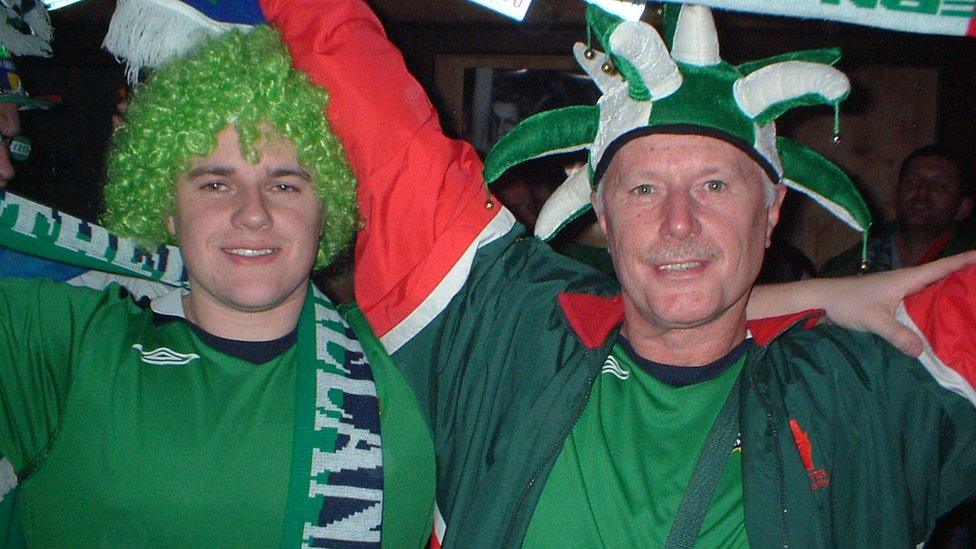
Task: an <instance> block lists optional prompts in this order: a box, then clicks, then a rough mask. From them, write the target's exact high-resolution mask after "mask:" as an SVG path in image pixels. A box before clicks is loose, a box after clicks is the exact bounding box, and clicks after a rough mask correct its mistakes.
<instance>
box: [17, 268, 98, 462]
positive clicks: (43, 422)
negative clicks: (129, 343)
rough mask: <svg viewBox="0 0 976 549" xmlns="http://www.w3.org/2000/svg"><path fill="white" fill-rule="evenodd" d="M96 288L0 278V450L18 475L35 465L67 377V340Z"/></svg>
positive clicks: (79, 327) (78, 329)
mask: <svg viewBox="0 0 976 549" xmlns="http://www.w3.org/2000/svg"><path fill="white" fill-rule="evenodd" d="M101 299H104V296H102V295H100V294H99V293H98V292H93V291H90V290H84V289H79V288H72V287H70V286H67V285H65V284H60V283H57V282H53V281H49V280H12V279H11V280H0V454H2V455H3V456H5V457H6V458H7V459H9V460H10V463H11V464H12V466H13V470H14V471H15V472H16V473H17V476H18V477H19V478H20V481H21V482H23V480H24V479H25V478H26V477H29V476H30V474H31V471H32V470H34V469H36V467H37V466H39V464H40V461H42V460H43V454H44V452H45V451H46V449H47V448H48V447H49V445H50V443H51V441H52V440H53V438H54V435H55V433H56V431H57V428H58V423H59V420H60V417H61V412H62V409H63V407H64V405H65V402H66V401H67V398H68V391H69V389H70V387H71V381H72V378H73V374H74V372H73V361H72V354H73V352H74V348H73V347H74V344H73V342H74V341H75V340H77V339H78V338H77V336H78V335H80V334H82V333H84V330H85V327H86V324H87V323H88V321H89V320H90V316H91V314H92V313H91V311H92V310H93V305H95V304H96V303H97V302H98V301H100V300H101Z"/></svg>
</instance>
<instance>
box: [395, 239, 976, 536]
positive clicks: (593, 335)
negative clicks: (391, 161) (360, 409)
mask: <svg viewBox="0 0 976 549" xmlns="http://www.w3.org/2000/svg"><path fill="white" fill-rule="evenodd" d="M616 291H617V290H616V287H615V286H614V285H613V283H612V282H610V281H608V280H606V279H604V278H602V277H601V276H600V275H598V274H597V273H595V272H591V271H588V270H584V269H583V268H581V267H580V266H578V264H576V263H574V262H570V261H569V260H566V259H565V258H562V257H559V256H557V255H556V254H554V253H552V252H551V251H549V250H548V249H547V248H546V247H545V246H544V245H541V244H539V243H534V242H532V241H526V240H516V238H515V236H514V233H511V234H509V235H507V236H506V237H504V238H502V239H500V240H498V241H495V242H494V243H492V244H490V245H488V246H487V247H485V248H482V249H481V251H479V253H478V254H477V258H476V260H475V262H474V264H473V266H472V270H471V274H470V276H469V278H468V282H467V284H466V285H465V287H464V288H463V289H462V290H461V292H460V293H459V294H458V295H457V296H455V298H454V299H453V300H452V302H451V303H450V304H449V305H448V306H447V308H446V309H445V311H444V312H443V313H442V314H441V315H439V316H438V317H436V318H434V319H433V320H432V321H431V323H430V324H429V325H428V326H427V327H426V328H425V329H424V330H423V331H421V332H420V333H419V334H418V335H417V336H415V337H414V338H413V339H412V340H411V341H409V342H408V343H407V344H406V345H404V346H403V347H402V348H400V349H399V350H398V351H397V353H396V354H395V355H394V357H395V358H396V359H398V362H399V363H401V364H412V365H417V364H429V365H430V368H429V369H419V370H420V371H417V370H414V371H410V370H409V369H408V370H407V371H406V372H405V373H406V375H407V377H408V378H409V380H410V381H411V384H412V385H413V386H414V388H415V390H416V391H417V393H418V400H419V401H420V403H421V407H422V408H423V409H424V410H423V413H424V414H425V415H426V416H427V417H428V418H429V421H430V422H431V424H432V426H433V431H434V437H435V448H436V454H437V460H438V473H437V477H438V505H439V511H440V513H441V515H442V516H443V518H444V521H445V523H446V532H445V537H444V539H443V541H444V544H445V546H449V547H517V546H520V545H521V541H522V539H523V537H524V535H525V531H526V529H527V527H528V524H529V521H530V519H531V516H532V513H533V510H534V508H535V505H536V503H537V501H538V499H539V496H540V494H541V492H542V489H543V486H544V485H545V482H546V477H547V475H548V473H549V471H550V469H551V467H552V465H553V463H554V462H555V460H556V457H557V455H558V454H559V452H560V451H561V450H562V447H563V443H564V441H565V439H566V436H567V435H568V434H569V432H570V430H571V429H572V427H573V425H574V423H575V422H576V420H577V418H578V417H579V415H580V414H581V412H582V410H583V408H584V406H585V405H586V402H587V398H588V395H589V391H590V387H591V386H592V384H593V381H594V379H595V376H596V375H597V373H598V372H599V371H600V369H601V367H602V365H603V363H604V360H605V359H606V357H607V356H608V354H609V352H610V348H611V346H612V344H613V342H614V340H615V338H616V334H617V329H618V327H619V324H620V322H621V320H622V315H623V313H622V306H621V301H620V298H619V296H614V294H615V292H616ZM601 293H602V294H603V295H604V296H606V297H599V294H601ZM808 318H809V316H807V317H796V318H787V319H773V320H770V321H766V322H763V323H760V324H752V325H751V326H750V327H751V329H752V331H753V333H754V335H755V338H756V340H757V341H758V342H759V343H760V345H757V346H756V347H755V348H754V349H753V351H752V352H751V353H750V356H749V360H748V361H747V364H746V366H745V368H744V369H743V374H742V375H743V376H744V380H743V381H744V383H742V384H741V391H742V394H741V395H740V398H741V399H742V401H741V426H742V427H741V428H742V436H743V483H744V501H745V516H746V530H747V533H748V535H749V540H750V543H751V544H752V545H753V546H755V547H782V546H787V545H790V546H794V547H795V546H804V547H805V546H814V547H817V546H824V547H829V546H841V547H854V546H879V547H880V546H884V547H890V546H894V547H897V546H905V547H907V546H911V545H915V544H917V543H918V542H921V541H922V540H923V539H924V538H925V535H926V534H927V533H928V531H929V530H930V529H931V528H932V526H933V524H934V522H935V520H936V518H937V517H938V516H939V515H940V514H941V513H943V512H945V511H947V510H948V509H950V508H951V507H952V506H953V505H954V504H956V503H958V502H959V501H961V500H963V499H964V498H966V497H969V496H971V495H973V494H974V493H976V450H974V448H976V410H974V408H973V405H972V404H971V403H970V402H969V401H968V400H966V399H964V398H962V397H960V396H958V395H956V394H954V393H951V392H949V391H946V390H945V389H943V388H942V387H941V386H940V385H938V383H936V381H935V380H934V379H933V378H932V376H931V375H930V374H929V373H928V372H927V371H926V370H925V369H924V368H923V367H922V366H921V365H920V364H919V363H918V361H916V360H913V359H908V358H906V357H904V356H903V355H901V354H900V353H899V352H898V351H896V350H894V349H893V348H892V347H890V346H889V345H887V344H886V343H884V342H883V341H881V340H879V339H878V338H876V337H874V336H870V335H866V334H861V333H855V332H849V331H845V330H841V329H838V328H835V327H830V326H819V327H816V328H813V329H806V328H805V327H804V326H802V325H799V324H803V322H802V320H806V319H808ZM425 361H426V362H425ZM790 420H795V422H796V423H797V425H798V427H799V429H800V430H802V431H803V432H804V433H806V435H807V436H808V438H809V441H810V444H811V446H812V452H811V455H810V458H808V462H812V463H806V464H805V463H804V460H803V458H802V456H801V453H800V451H799V449H798V442H797V440H796V436H795V435H794V434H793V431H792V430H791V427H790ZM811 458H812V459H811ZM807 465H811V466H810V467H808V466H807ZM808 469H810V470H808Z"/></svg>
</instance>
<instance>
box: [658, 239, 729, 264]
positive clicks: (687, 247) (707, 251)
mask: <svg viewBox="0 0 976 549" xmlns="http://www.w3.org/2000/svg"><path fill="white" fill-rule="evenodd" d="M721 255H722V254H721V250H719V248H718V247H717V246H715V245H713V244H707V243H704V242H682V243H681V244H676V245H673V246H664V247H661V248H657V249H654V250H649V251H648V252H647V253H646V254H644V259H645V260H646V261H647V262H648V263H672V262H675V261H688V260H701V261H713V260H716V259H718V258H719V257H720V256H721Z"/></svg>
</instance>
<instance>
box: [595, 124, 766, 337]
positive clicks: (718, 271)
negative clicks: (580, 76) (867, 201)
mask: <svg viewBox="0 0 976 549" xmlns="http://www.w3.org/2000/svg"><path fill="white" fill-rule="evenodd" d="M768 184H769V183H768V179H767V176H766V174H765V173H764V172H763V170H762V169H761V168H760V167H759V165H758V164H756V163H755V162H754V161H753V160H752V159H751V158H749V157H748V156H747V155H746V154H745V153H743V152H742V151H740V150H739V149H737V148H735V147H734V146H732V145H730V144H728V143H725V142H724V141H720V140H718V139H715V138H711V137H703V136H697V135H649V136H644V137H640V138H637V139H635V140H633V141H631V142H629V143H627V144H626V145H624V146H623V147H622V148H621V149H620V151H618V152H617V154H616V155H615V156H614V158H613V160H612V161H611V163H610V166H609V168H608V170H607V173H606V175H605V176H604V183H603V189H602V194H603V196H602V204H600V202H601V200H600V197H596V196H594V202H595V206H596V210H597V216H598V219H599V221H600V225H601V226H602V228H603V230H604V232H605V233H606V235H607V237H608V239H609V243H610V253H611V255H612V256H613V262H614V267H615V268H616V271H617V276H618V277H619V279H620V284H621V286H622V288H623V298H624V307H625V313H626V320H625V331H628V330H629V331H630V332H634V331H635V330H636V331H639V332H640V333H642V334H647V335H650V334H660V333H664V332H666V331H669V330H672V329H683V328H695V327H699V326H703V325H707V324H709V323H710V322H712V321H714V320H716V319H717V318H720V317H723V316H724V315H740V316H742V320H743V321H744V318H745V316H744V315H745V305H746V302H747V299H748V295H749V291H750V289H751V288H752V285H753V282H754V281H755V279H756V276H757V275H758V273H759V269H760V267H761V265H762V259H763V254H764V253H765V248H766V246H767V245H768V243H769V236H770V234H771V233H772V229H773V226H774V225H775V224H776V221H777V220H778V216H779V207H780V205H781V203H782V199H783V196H784V194H785V192H784V190H783V188H782V186H781V185H780V186H777V189H776V191H775V195H774V200H773V201H772V204H771V205H770V206H769V207H767V206H766V192H765V191H764V185H768Z"/></svg>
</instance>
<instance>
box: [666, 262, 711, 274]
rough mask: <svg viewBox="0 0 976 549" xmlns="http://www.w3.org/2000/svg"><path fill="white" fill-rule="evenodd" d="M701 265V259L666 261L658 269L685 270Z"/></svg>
mask: <svg viewBox="0 0 976 549" xmlns="http://www.w3.org/2000/svg"><path fill="white" fill-rule="evenodd" d="M700 265H701V261H686V262H684V263H668V264H667V265H661V267H660V269H661V270H662V271H672V272H677V271H687V270H689V269H694V268H695V267H698V266H700Z"/></svg>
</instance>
